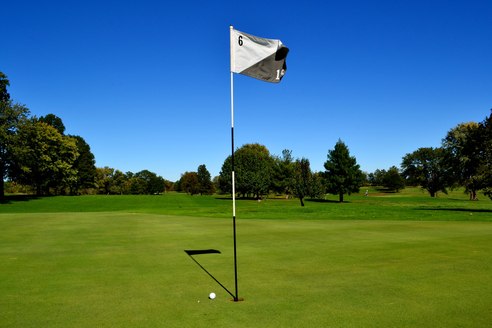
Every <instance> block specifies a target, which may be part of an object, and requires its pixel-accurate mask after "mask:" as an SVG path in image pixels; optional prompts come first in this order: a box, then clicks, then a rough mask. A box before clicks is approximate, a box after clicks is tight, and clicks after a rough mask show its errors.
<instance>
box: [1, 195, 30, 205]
mask: <svg viewBox="0 0 492 328" xmlns="http://www.w3.org/2000/svg"><path fill="white" fill-rule="evenodd" d="M38 198H39V197H38V196H32V195H7V196H5V197H4V198H1V199H0V204H12V203H18V202H28V201H30V200H33V199H38Z"/></svg>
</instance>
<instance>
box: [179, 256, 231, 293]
mask: <svg viewBox="0 0 492 328" xmlns="http://www.w3.org/2000/svg"><path fill="white" fill-rule="evenodd" d="M185 253H186V254H188V256H189V257H190V258H191V259H192V260H193V261H194V262H195V263H196V264H197V265H198V266H199V267H200V268H201V269H202V270H203V271H205V273H206V274H208V275H209V276H210V278H212V279H213V280H214V281H215V282H216V283H218V284H219V285H220V287H222V288H223V289H224V290H225V291H226V292H227V293H228V294H229V295H231V296H232V297H233V298H235V296H234V294H232V293H231V292H230V291H229V290H228V289H227V288H226V287H225V286H224V285H223V284H222V283H221V282H220V281H218V280H217V279H216V278H215V277H214V276H213V275H212V274H211V273H210V272H208V271H207V269H205V268H204V267H203V265H201V264H200V263H199V262H198V261H197V260H196V259H195V258H194V257H193V255H201V254H221V253H220V251H219V250H216V249H188V250H186V249H185Z"/></svg>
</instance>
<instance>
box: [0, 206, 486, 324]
mask: <svg viewBox="0 0 492 328" xmlns="http://www.w3.org/2000/svg"><path fill="white" fill-rule="evenodd" d="M231 229H232V228H231V222H230V220H228V219H224V218H211V217H205V218H204V217H200V218H199V217H190V216H188V217H186V216H174V215H162V214H146V213H127V212H97V213H96V212H85V213H74V212H66V213H63V212H62V213H11V214H5V213H4V214H0V231H2V237H1V238H0V267H1V268H2V269H1V270H0V309H1V311H0V326H2V327H163V326H165V327H210V326H214V327H231V326H239V327H362V326H363V327H389V326H393V327H436V326H440V327H487V326H489V325H490V322H492V311H490V309H491V308H492V260H491V258H490V254H492V224H491V223H490V222H465V221H457V222H448V221H440V222H436V221H423V222H419V221H381V220H375V221H370V220H365V221H359V220H341V221H340V220H296V219H285V220H279V219H252V218H250V219H247V220H238V260H239V261H238V271H239V297H243V298H244V299H245V300H244V301H243V302H238V303H234V302H231V301H230V299H231V297H230V295H228V294H227V292H226V291H224V290H223V289H222V288H221V287H220V286H219V285H218V284H217V283H216V282H215V281H213V280H212V279H211V278H210V277H209V276H208V275H207V274H206V273H205V272H203V271H202V270H201V269H200V268H199V267H198V266H197V265H196V263H194V262H193V261H192V260H191V259H190V258H189V256H188V255H187V254H186V253H185V252H184V250H186V249H218V250H220V251H221V252H222V254H204V255H196V256H195V258H196V259H197V260H198V261H199V262H200V264H201V265H203V267H205V268H206V269H207V270H208V271H209V272H210V273H211V274H212V275H213V276H214V277H215V278H216V279H217V280H218V281H220V282H221V283H222V284H223V285H224V286H226V287H227V288H228V289H230V290H231V291H233V290H234V275H233V274H234V271H233V269H234V268H233V260H232V256H233V255H232V251H233V250H232V237H231ZM210 292H215V293H216V294H217V297H216V299H215V300H213V301H212V300H209V299H208V295H209V293H210Z"/></svg>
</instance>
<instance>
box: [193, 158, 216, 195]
mask: <svg viewBox="0 0 492 328" xmlns="http://www.w3.org/2000/svg"><path fill="white" fill-rule="evenodd" d="M197 177H198V184H199V192H200V195H210V194H213V193H214V191H215V190H214V189H215V188H214V185H213V183H212V176H211V175H210V172H208V170H207V167H206V166H205V164H202V165H200V166H198V170H197Z"/></svg>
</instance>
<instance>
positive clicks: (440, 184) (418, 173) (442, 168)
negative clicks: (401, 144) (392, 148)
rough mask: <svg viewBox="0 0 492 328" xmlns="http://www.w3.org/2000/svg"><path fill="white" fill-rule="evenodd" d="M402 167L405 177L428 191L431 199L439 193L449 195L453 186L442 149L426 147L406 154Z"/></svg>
mask: <svg viewBox="0 0 492 328" xmlns="http://www.w3.org/2000/svg"><path fill="white" fill-rule="evenodd" d="M401 167H402V169H403V172H402V174H403V176H404V177H405V178H406V179H407V180H408V181H411V183H412V184H416V185H420V186H421V187H422V188H423V189H425V190H427V191H428V192H429V194H430V196H431V197H435V196H436V195H437V193H438V192H439V191H442V192H443V193H445V194H447V188H448V187H449V186H450V185H451V184H450V177H449V169H448V166H447V165H446V163H445V152H444V150H443V149H442V148H432V147H424V148H419V149H417V150H416V151H414V152H413V153H410V154H406V155H405V156H404V157H403V161H402V164H401Z"/></svg>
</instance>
